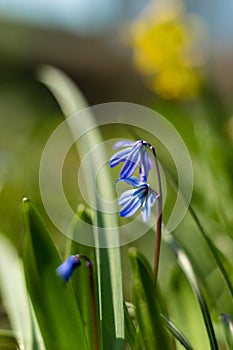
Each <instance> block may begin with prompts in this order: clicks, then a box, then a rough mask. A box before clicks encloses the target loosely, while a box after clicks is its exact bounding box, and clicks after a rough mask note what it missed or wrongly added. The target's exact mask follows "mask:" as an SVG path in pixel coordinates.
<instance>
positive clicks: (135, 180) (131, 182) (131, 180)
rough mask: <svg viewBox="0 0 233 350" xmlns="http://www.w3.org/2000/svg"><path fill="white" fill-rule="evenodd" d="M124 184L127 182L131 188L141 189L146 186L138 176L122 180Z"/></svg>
mask: <svg viewBox="0 0 233 350" xmlns="http://www.w3.org/2000/svg"><path fill="white" fill-rule="evenodd" d="M120 180H122V181H124V182H126V183H127V184H128V185H130V186H134V187H139V186H141V185H144V182H142V181H140V180H139V179H138V178H137V177H136V176H131V177H127V178H125V179H120Z"/></svg>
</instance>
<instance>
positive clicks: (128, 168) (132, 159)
mask: <svg viewBox="0 0 233 350" xmlns="http://www.w3.org/2000/svg"><path fill="white" fill-rule="evenodd" d="M139 159H140V146H138V145H137V146H136V147H134V148H133V149H132V151H131V152H130V153H129V155H128V157H127V159H126V160H125V163H124V165H123V167H122V169H121V172H120V178H121V179H124V178H127V177H130V176H131V175H132V174H133V173H134V171H135V169H136V167H137V165H138V163H139Z"/></svg>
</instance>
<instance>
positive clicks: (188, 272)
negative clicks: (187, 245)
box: [164, 235, 218, 350]
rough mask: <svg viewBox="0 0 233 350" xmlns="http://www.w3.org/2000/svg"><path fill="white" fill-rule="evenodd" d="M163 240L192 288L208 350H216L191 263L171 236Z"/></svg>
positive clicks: (211, 329) (204, 303)
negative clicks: (207, 342) (201, 318)
mask: <svg viewBox="0 0 233 350" xmlns="http://www.w3.org/2000/svg"><path fill="white" fill-rule="evenodd" d="M164 239H165V241H166V242H167V244H168V245H169V246H170V248H171V249H172V251H173V252H174V254H175V255H176V258H177V262H178V264H179V265H180V267H181V269H182V271H183V272H184V274H185V276H186V278H187V280H188V281H189V284H190V286H191V287H192V290H193V293H194V295H195V297H196V299H197V301H198V304H199V307H200V310H201V312H202V316H203V320H204V323H205V327H206V332H207V334H208V338H209V343H210V348H211V349H212V350H218V343H217V340H216V336H215V332H214V327H213V324H212V321H211V317H210V313H209V309H208V306H207V303H206V301H205V299H204V296H203V293H202V291H201V288H200V286H199V283H198V280H197V278H196V276H195V273H194V271H193V268H192V265H191V262H190V261H189V258H188V256H187V254H186V253H185V252H184V250H183V249H182V248H181V247H180V245H179V244H178V243H177V242H176V241H175V239H174V238H173V237H172V236H171V235H169V236H168V235H167V236H166V238H164Z"/></svg>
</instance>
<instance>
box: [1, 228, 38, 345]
mask: <svg viewBox="0 0 233 350" xmlns="http://www.w3.org/2000/svg"><path fill="white" fill-rule="evenodd" d="M0 291H1V295H2V298H3V300H4V305H5V307H6V310H7V314H8V317H9V320H10V323H11V326H12V328H13V330H14V332H15V335H17V338H16V339H17V340H19V342H20V343H21V344H22V345H23V346H24V348H25V349H28V350H39V349H41V347H40V341H41V336H39V330H38V327H37V325H36V323H35V322H36V321H35V319H34V318H33V316H32V312H31V306H30V302H29V298H28V293H27V289H26V284H25V277H24V272H23V266H22V261H21V260H20V258H19V256H18V254H17V252H16V249H15V248H14V247H13V246H12V244H11V243H10V242H9V241H8V240H7V238H6V237H4V235H0ZM35 328H36V330H35ZM36 334H38V336H37V335H36Z"/></svg>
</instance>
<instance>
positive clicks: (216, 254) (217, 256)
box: [162, 162, 233, 299]
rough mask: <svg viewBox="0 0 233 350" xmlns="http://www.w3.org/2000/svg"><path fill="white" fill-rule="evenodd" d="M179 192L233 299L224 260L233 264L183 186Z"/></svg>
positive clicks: (171, 176) (167, 171)
mask: <svg viewBox="0 0 233 350" xmlns="http://www.w3.org/2000/svg"><path fill="white" fill-rule="evenodd" d="M162 164H163V168H164V169H165V170H166V175H167V176H168V179H169V182H170V184H171V186H172V187H173V188H174V190H175V191H178V186H177V183H176V181H175V179H174V177H173V175H172V174H171V172H170V171H169V169H168V168H167V167H166V165H165V164H164V163H163V162H162ZM179 193H180V195H181V198H182V200H183V201H184V203H186V205H187V206H188V211H189V213H190V215H191V216H192V218H193V221H194V222H195V224H196V227H197V228H198V230H199V232H200V233H201V234H202V236H203V238H204V239H205V241H206V243H207V246H208V248H209V250H210V252H211V255H212V257H213V259H214V261H215V264H216V266H217V268H218V271H219V272H220V274H221V276H222V278H223V280H224V282H225V284H226V286H227V288H228V291H229V293H230V295H231V298H232V299H233V286H232V283H231V281H230V279H229V277H228V273H227V271H226V269H225V267H224V264H223V262H224V263H225V264H226V265H227V266H229V268H230V269H232V266H231V265H230V264H229V261H228V260H227V259H225V257H224V256H223V254H222V253H221V252H220V251H219V249H218V248H217V247H216V246H215V244H214V243H213V242H212V241H211V239H210V238H209V237H208V234H207V233H206V231H205V229H204V227H203V225H202V224H201V222H200V220H199V218H198V216H197V214H196V212H195V210H194V209H193V207H192V206H191V205H190V204H189V203H187V200H186V197H185V194H184V193H183V191H182V188H180V187H179Z"/></svg>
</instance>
